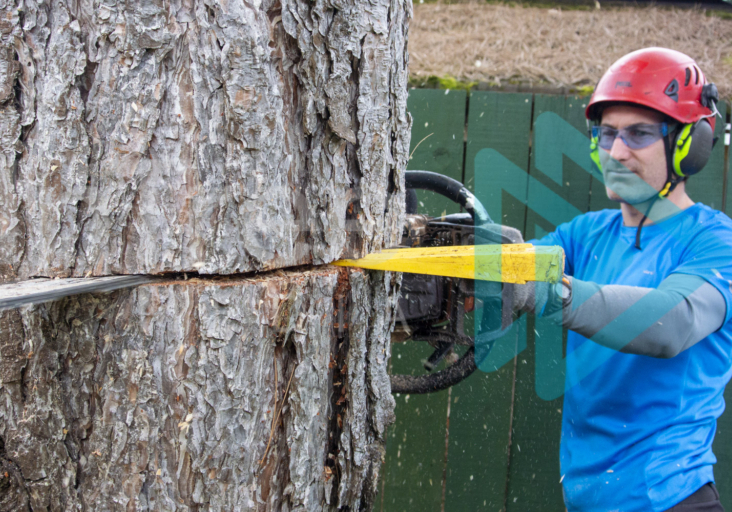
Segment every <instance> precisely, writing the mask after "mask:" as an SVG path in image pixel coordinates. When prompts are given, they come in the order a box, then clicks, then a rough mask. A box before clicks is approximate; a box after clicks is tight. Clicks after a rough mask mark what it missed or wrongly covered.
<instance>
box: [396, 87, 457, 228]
mask: <svg viewBox="0 0 732 512" xmlns="http://www.w3.org/2000/svg"><path fill="white" fill-rule="evenodd" d="M466 101H467V94H466V92H465V91H449V90H447V91H446V90H439V89H412V90H411V91H409V99H408V100H407V108H408V109H409V112H410V113H411V114H412V119H413V122H412V142H411V149H410V152H412V153H413V154H412V157H411V158H410V160H409V163H408V165H407V169H415V170H423V171H432V172H438V173H440V174H444V175H445V176H450V177H451V178H454V179H456V180H458V181H460V182H462V181H463V153H464V148H465V145H464V134H465V105H466ZM418 145H419V146H418ZM415 148H416V149H415ZM417 198H418V200H419V202H420V207H419V213H424V214H427V215H431V216H435V217H436V216H439V215H442V214H443V213H455V212H458V211H460V207H459V206H458V205H457V204H455V203H453V202H452V201H450V200H449V199H446V198H444V197H442V196H440V195H437V194H435V193H434V192H427V191H419V192H417Z"/></svg>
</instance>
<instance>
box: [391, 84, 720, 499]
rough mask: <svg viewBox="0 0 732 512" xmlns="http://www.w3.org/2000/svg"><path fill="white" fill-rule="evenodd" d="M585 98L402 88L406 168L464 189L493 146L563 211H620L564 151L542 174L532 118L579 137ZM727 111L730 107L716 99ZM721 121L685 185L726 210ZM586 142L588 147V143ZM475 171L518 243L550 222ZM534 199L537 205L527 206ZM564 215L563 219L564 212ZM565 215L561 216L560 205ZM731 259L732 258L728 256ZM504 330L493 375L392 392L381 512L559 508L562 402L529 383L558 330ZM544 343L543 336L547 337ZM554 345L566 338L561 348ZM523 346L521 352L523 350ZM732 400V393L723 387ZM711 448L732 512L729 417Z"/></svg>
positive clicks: (443, 208) (442, 206)
mask: <svg viewBox="0 0 732 512" xmlns="http://www.w3.org/2000/svg"><path fill="white" fill-rule="evenodd" d="M586 103H587V98H582V97H578V96H555V95H544V94H522V93H500V92H473V93H472V94H470V96H469V97H468V95H467V94H466V93H465V92H464V91H445V90H435V89H414V90H412V91H411V92H410V95H409V111H410V112H411V114H412V116H413V127H412V156H411V158H410V161H409V169H423V170H429V171H434V172H439V173H442V174H446V175H448V176H451V177H453V178H455V179H458V180H460V181H462V182H463V183H464V184H465V185H466V186H467V187H468V188H470V189H471V190H472V189H474V188H475V186H476V156H477V155H478V153H479V152H480V151H481V150H483V149H486V148H488V149H494V150H496V151H498V152H499V153H500V154H501V155H503V156H504V157H505V158H507V159H508V160H509V161H510V162H512V163H513V164H515V165H516V166H517V167H518V168H519V169H520V170H523V171H524V172H527V173H528V174H529V176H531V178H533V179H535V180H536V181H535V182H534V183H539V184H541V185H543V186H544V187H546V188H547V189H549V190H550V191H552V192H554V193H555V194H557V195H558V196H560V197H561V198H563V199H564V200H566V201H567V203H569V205H571V207H574V208H571V207H569V208H567V209H566V210H567V211H568V212H569V211H572V210H578V211H580V212H586V211H591V210H598V209H602V208H616V207H617V204H616V203H613V202H610V201H609V200H608V199H607V198H606V196H605V189H604V186H603V185H602V183H601V182H600V181H598V180H597V179H595V178H594V177H592V176H591V175H590V174H588V173H587V172H586V171H585V170H584V169H582V168H581V167H580V166H579V165H577V164H576V163H575V162H573V161H572V160H571V159H570V158H564V160H563V163H562V176H561V178H562V179H561V181H560V183H558V182H557V180H556V179H552V178H550V177H548V176H546V175H545V174H543V173H542V172H541V171H539V170H538V169H537V166H536V162H535V160H534V155H533V154H532V152H531V148H532V147H536V140H535V133H534V131H533V130H532V127H533V126H534V123H535V121H536V119H537V118H538V117H539V116H540V115H541V114H543V113H545V112H553V113H555V114H557V115H558V116H560V117H561V118H562V119H564V120H565V121H567V122H568V123H569V124H570V125H571V126H573V127H575V128H576V129H577V130H579V131H581V132H586V123H585V119H584V108H585V106H586ZM721 107H722V108H721V109H720V111H721V113H722V115H723V116H725V117H724V118H725V119H727V118H726V116H727V115H728V112H729V107H728V106H727V105H726V104H723V105H721ZM728 122H729V121H726V122H720V120H718V122H717V128H716V135H717V136H719V137H720V138H721V139H722V141H720V143H719V144H717V145H716V146H715V149H714V153H713V154H712V158H711V161H710V162H709V164H708V165H707V167H706V168H705V169H704V171H703V172H702V173H701V174H699V175H697V176H694V177H692V178H691V179H690V180H689V182H688V186H687V190H688V191H689V195H690V196H691V197H692V199H694V200H695V201H700V202H703V203H705V204H707V205H709V206H711V207H713V208H716V209H719V210H722V211H725V213H727V214H728V215H730V213H731V212H732V197H729V196H730V194H731V193H732V192H730V188H732V187H727V180H728V173H729V165H728V164H727V163H726V160H727V159H728V156H727V155H726V154H725V145H724V142H723V140H724V129H725V124H726V123H728ZM588 145H589V144H588ZM490 173H491V169H484V168H480V169H479V177H480V179H481V180H495V183H496V186H495V190H496V191H497V192H496V193H497V194H498V193H500V194H501V195H500V199H501V201H500V203H501V211H494V210H495V209H494V208H493V209H492V206H491V205H490V204H487V205H486V207H487V208H488V210H489V213H491V216H492V217H493V219H494V220H496V221H498V219H499V218H500V219H501V221H500V222H501V223H503V224H507V225H510V226H514V227H517V228H520V229H521V230H522V231H523V233H524V237H525V239H527V240H528V239H530V238H533V237H534V236H541V235H542V234H543V233H546V232H549V231H552V230H553V229H554V228H555V227H556V226H555V225H553V224H552V223H550V222H549V221H547V220H546V219H545V218H544V217H543V216H542V215H540V214H539V213H538V212H536V211H533V210H532V209H531V208H528V207H526V206H525V204H526V202H527V201H529V200H530V199H531V197H530V195H531V194H532V193H533V192H532V187H531V186H529V187H527V190H526V196H525V197H516V196H517V195H520V194H508V193H506V192H501V190H504V189H506V188H509V187H506V186H502V184H501V183H500V180H505V179H507V178H506V176H505V175H500V176H499V175H496V176H491V175H490ZM418 197H419V200H420V213H427V214H430V215H440V214H442V213H452V212H455V211H457V207H456V206H455V205H454V204H451V203H449V201H447V200H445V199H443V198H441V197H439V196H435V195H434V194H430V193H425V192H420V193H419V194H418ZM529 204H532V203H531V202H530V201H529ZM562 215H564V216H565V217H567V218H562ZM557 217H559V218H560V220H561V222H565V221H569V220H571V217H570V216H569V214H568V213H562V212H555V214H554V218H555V221H556V218H557ZM730 256H731V257H732V255H730ZM509 336H511V339H510V343H509V345H510V344H513V343H515V346H516V347H517V348H518V350H517V352H518V356H516V357H514V358H512V359H511V360H510V361H509V362H508V363H507V364H504V365H503V366H502V367H501V368H500V369H498V370H497V371H494V372H491V373H483V372H481V371H477V372H475V373H474V374H473V375H471V376H470V377H469V378H468V379H466V380H465V381H463V382H462V383H460V384H459V385H457V386H454V387H453V388H451V389H449V390H446V391H443V392H440V393H434V394H431V395H422V396H419V395H413V396H404V395H402V396H397V397H396V402H397V408H396V418H397V419H396V423H395V424H394V425H393V426H392V427H391V429H390V430H389V434H388V436H389V437H388V442H387V455H386V464H385V467H384V471H383V480H382V493H381V502H380V503H381V505H380V510H382V511H384V512H401V511H411V510H420V511H422V510H424V511H441V510H444V511H448V512H449V511H465V510H471V511H472V510H493V511H502V510H503V511H507V512H519V511H521V512H526V511H534V510H541V511H545V512H554V511H556V512H561V511H564V505H563V502H562V491H561V485H560V483H559V481H560V478H561V476H560V474H559V436H560V428H561V417H562V397H559V398H556V399H554V400H549V401H546V400H543V399H541V398H540V397H539V396H538V395H537V392H536V390H535V367H534V360H535V350H534V347H535V339H536V337H537V336H550V337H553V338H555V341H558V342H559V343H561V337H562V336H563V333H562V331H561V329H557V328H556V327H554V328H553V327H552V326H550V325H546V324H542V320H541V319H534V318H533V317H531V316H528V317H523V318H522V319H521V321H520V322H518V324H517V325H516V328H515V329H513V330H512V331H511V332H510V333H509ZM545 341H546V340H542V342H545ZM560 346H561V345H560ZM523 347H526V348H525V349H524V350H521V349H522V348H523ZM430 352H431V349H430V348H429V347H427V346H426V344H421V343H400V344H395V345H393V352H392V372H393V373H411V374H415V373H417V372H420V373H421V372H423V370H421V368H422V361H423V360H424V359H426V358H427V357H428V356H429V354H430ZM725 396H726V398H727V403H732V388H728V390H727V393H726V394H725ZM714 450H715V453H716V455H717V458H718V463H717V466H716V468H715V476H716V478H717V485H718V487H719V489H720V493H721V495H722V501H723V503H724V505H725V507H726V508H727V509H732V414H730V413H727V414H725V415H723V416H722V418H721V419H720V420H719V422H718V431H717V437H716V440H715V444H714Z"/></svg>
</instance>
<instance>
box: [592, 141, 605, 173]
mask: <svg viewBox="0 0 732 512" xmlns="http://www.w3.org/2000/svg"><path fill="white" fill-rule="evenodd" d="M597 139H598V137H590V159H591V160H592V161H593V162H594V163H595V165H596V166H597V170H598V171H600V172H602V164H601V163H600V150H599V149H598V148H599V146H598V145H597Z"/></svg>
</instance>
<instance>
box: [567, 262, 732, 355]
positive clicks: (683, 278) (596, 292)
mask: <svg viewBox="0 0 732 512" xmlns="http://www.w3.org/2000/svg"><path fill="white" fill-rule="evenodd" d="M725 315H726V304H725V300H724V297H723V296H722V294H721V293H720V292H719V291H718V290H717V289H716V288H715V287H714V286H712V285H711V284H709V283H708V282H706V281H705V280H704V279H702V278H701V277H698V276H693V275H686V274H672V275H670V276H669V277H667V278H666V279H665V280H664V281H663V282H662V283H661V284H660V285H659V287H658V288H657V289H654V288H642V287H638V286H625V285H604V286H601V285H598V284H596V283H591V282H587V281H580V280H578V279H573V280H572V299H571V301H570V302H569V304H566V305H565V306H564V308H563V311H562V325H563V326H564V327H566V328H567V329H570V330H572V331H575V332H577V333H579V334H581V335H582V336H585V337H586V338H588V339H592V341H594V342H596V343H599V344H600V345H603V346H606V347H608V348H612V349H615V350H620V351H622V352H626V353H630V354H638V355H645V356H651V357H660V358H670V357H674V356H676V355H677V354H679V353H681V352H682V351H684V350H686V349H688V348H689V347H691V346H693V345H694V344H696V343H698V342H699V341H701V340H702V339H704V338H706V337H707V336H708V335H709V334H711V333H713V332H714V331H716V330H717V329H719V328H720V327H721V326H722V323H723V322H724V319H725Z"/></svg>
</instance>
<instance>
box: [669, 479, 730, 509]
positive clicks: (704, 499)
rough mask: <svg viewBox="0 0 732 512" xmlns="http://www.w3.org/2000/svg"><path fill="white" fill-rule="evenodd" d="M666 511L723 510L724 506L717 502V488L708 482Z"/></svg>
mask: <svg viewBox="0 0 732 512" xmlns="http://www.w3.org/2000/svg"><path fill="white" fill-rule="evenodd" d="M666 512H724V507H722V504H721V503H720V502H719V493H718V492H717V488H716V487H715V486H714V484H713V483H711V482H709V483H708V484H706V485H704V486H702V487H701V488H699V490H698V491H696V492H695V493H694V494H692V495H691V496H689V497H688V498H686V499H685V500H684V501H682V502H681V503H679V504H678V505H675V506H673V507H671V508H670V509H668V510H667V511H666Z"/></svg>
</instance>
